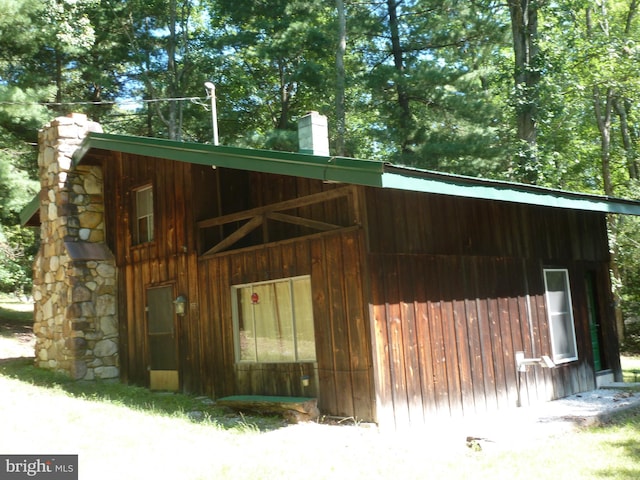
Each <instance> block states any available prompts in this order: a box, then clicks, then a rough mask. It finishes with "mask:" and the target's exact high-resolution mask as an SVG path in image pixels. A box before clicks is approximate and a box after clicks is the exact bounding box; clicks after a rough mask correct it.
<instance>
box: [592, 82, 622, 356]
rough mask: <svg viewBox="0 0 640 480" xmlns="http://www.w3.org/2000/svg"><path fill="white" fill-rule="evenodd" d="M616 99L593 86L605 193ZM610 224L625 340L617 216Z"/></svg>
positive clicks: (609, 219) (609, 182)
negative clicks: (603, 94) (617, 240)
mask: <svg viewBox="0 0 640 480" xmlns="http://www.w3.org/2000/svg"><path fill="white" fill-rule="evenodd" d="M615 101H616V98H615V92H614V89H613V88H612V87H609V88H607V91H606V93H605V96H604V98H602V92H601V91H600V87H598V86H597V85H596V86H595V87H594V88H593V107H594V111H595V116H596V124H597V125H598V130H599V131H600V161H601V162H602V183H603V188H604V193H605V195H609V196H612V195H613V193H614V192H613V181H612V179H611V120H612V116H613V106H614V103H615ZM607 223H608V225H609V243H610V245H611V246H612V248H611V261H610V266H611V277H612V280H613V282H612V283H613V299H614V302H615V305H616V306H615V314H616V332H617V334H618V342H620V343H622V342H623V341H624V335H625V332H624V319H623V317H622V310H621V309H620V300H621V299H620V287H619V285H620V284H621V279H620V269H619V268H618V247H617V242H616V238H617V223H616V221H615V217H614V216H612V215H609V216H608V217H607Z"/></svg>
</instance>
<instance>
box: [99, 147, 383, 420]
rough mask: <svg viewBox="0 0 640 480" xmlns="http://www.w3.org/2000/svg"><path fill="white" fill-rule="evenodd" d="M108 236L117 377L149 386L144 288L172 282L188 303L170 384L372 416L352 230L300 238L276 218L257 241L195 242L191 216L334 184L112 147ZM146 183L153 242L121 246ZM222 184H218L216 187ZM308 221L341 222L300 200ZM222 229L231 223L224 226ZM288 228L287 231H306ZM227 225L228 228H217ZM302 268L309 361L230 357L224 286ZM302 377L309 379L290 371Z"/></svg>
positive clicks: (358, 250)
mask: <svg viewBox="0 0 640 480" xmlns="http://www.w3.org/2000/svg"><path fill="white" fill-rule="evenodd" d="M103 170H104V172H105V192H107V194H106V195H107V196H108V198H110V199H111V201H112V202H113V204H112V208H109V209H107V210H108V213H107V225H108V229H107V230H108V233H107V235H108V242H109V244H110V247H111V248H112V250H113V251H114V253H115V255H116V259H117V264H118V267H119V276H118V283H119V289H120V290H119V291H120V292H123V293H124V294H121V295H120V296H119V309H118V311H119V317H120V339H121V341H120V343H121V378H122V380H123V381H125V382H129V383H135V384H140V385H148V384H149V378H148V343H147V335H146V312H145V307H146V290H147V289H148V288H149V287H153V286H158V285H172V286H173V288H174V291H175V294H176V295H180V294H183V295H185V296H186V297H187V300H188V310H187V314H186V315H185V316H184V317H179V318H178V325H177V336H176V337H177V338H176V341H177V342H178V352H179V370H180V381H181V388H182V390H184V391H186V392H193V393H204V394H208V395H211V396H213V397H221V396H225V395H232V394H271V395H295V396H303V395H304V396H317V397H318V403H319V407H320V408H321V410H322V412H323V413H325V414H330V415H338V416H348V417H354V418H358V419H366V420H372V419H374V416H375V413H374V399H373V376H372V366H371V358H372V356H371V350H370V346H371V344H370V341H369V331H368V329H369V322H368V316H367V315H368V310H367V307H366V305H365V300H364V294H363V291H362V287H361V285H362V275H363V272H362V269H363V268H364V267H363V266H364V263H365V262H364V258H365V252H364V246H363V245H364V243H363V233H362V230H361V228H359V227H357V226H354V227H349V228H346V229H343V230H342V231H340V232H338V233H325V234H319V235H313V236H311V237H305V238H302V239H295V238H294V239H290V240H287V239H286V238H287V237H288V236H290V234H291V233H292V232H290V231H288V230H287V226H286V225H275V226H274V227H273V228H272V229H271V231H270V235H271V238H272V239H275V240H279V241H277V242H275V243H271V244H269V245H268V246H261V245H260V246H254V247H246V248H242V249H240V250H235V251H232V252H226V253H222V254H219V255H216V256H213V257H204V258H200V257H198V255H197V251H196V248H197V247H196V239H197V232H196V228H195V222H196V220H200V219H202V218H211V217H215V216H216V215H222V214H227V213H231V212H235V211H241V210H245V209H248V208H252V207H257V206H262V205H268V204H270V203H274V202H277V201H281V200H285V199H289V198H296V197H297V196H303V195H309V194H312V193H317V192H320V191H323V190H325V189H331V188H335V186H332V185H324V184H323V183H322V182H320V181H310V180H307V179H296V178H293V177H284V176H274V175H260V174H255V173H252V174H249V173H246V172H240V171H229V170H224V169H218V170H215V171H214V170H212V169H211V168H206V167H198V166H192V165H188V164H184V163H181V162H169V161H163V160H159V159H154V158H149V157H143V156H136V155H119V154H113V155H112V157H110V158H107V159H106V160H105V161H104V163H103ZM147 183H152V184H153V186H154V202H155V204H154V207H155V215H156V221H155V226H156V231H155V239H154V241H153V242H150V243H147V244H144V245H138V246H136V245H132V238H131V230H132V228H131V223H132V218H131V217H132V215H133V210H132V208H133V206H132V198H131V192H132V189H134V188H137V187H140V186H143V185H145V184H147ZM221 184H222V185H223V186H222V187H221V190H220V191H218V188H219V185H221ZM299 210H300V212H298V214H300V215H302V216H306V217H307V218H314V219H316V220H319V221H325V222H329V223H337V224H342V225H348V224H349V220H348V216H349V215H350V213H349V212H350V209H349V208H347V205H346V199H340V200H339V201H332V202H327V203H326V204H320V205H312V206H310V207H304V208H301V209H299ZM231 228H233V226H231ZM292 228H294V229H295V232H294V234H295V235H300V234H301V233H302V234H305V233H307V234H308V233H309V232H305V231H301V228H300V227H295V226H294V227H292ZM227 234H228V232H227ZM298 275H310V276H311V282H312V295H313V305H314V325H315V331H316V352H317V361H316V362H315V363H306V364H302V365H300V364H294V363H291V364H289V363H278V364H275V363H272V364H244V363H243V364H236V362H235V352H234V339H233V320H232V311H231V286H232V285H236V284H243V283H251V282H256V281H265V280H275V279H279V278H286V277H291V276H298ZM302 374H305V375H310V377H311V381H310V385H309V386H308V387H304V386H303V385H302V382H301V375H302Z"/></svg>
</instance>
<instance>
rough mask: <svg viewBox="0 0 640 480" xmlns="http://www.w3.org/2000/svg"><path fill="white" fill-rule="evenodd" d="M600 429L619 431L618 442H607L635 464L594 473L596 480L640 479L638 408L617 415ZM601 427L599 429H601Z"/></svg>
mask: <svg viewBox="0 0 640 480" xmlns="http://www.w3.org/2000/svg"><path fill="white" fill-rule="evenodd" d="M602 427H604V428H613V429H617V430H619V432H620V433H619V435H618V437H619V440H614V441H609V442H607V443H608V444H609V445H611V446H612V447H614V448H615V449H617V450H621V451H623V452H624V455H625V456H626V457H627V458H629V459H630V460H632V462H633V463H634V464H635V465H633V466H631V467H629V466H628V465H620V466H616V465H612V466H611V467H610V468H608V469H606V470H600V471H597V472H595V473H596V474H597V475H598V478H618V479H623V480H637V479H639V478H640V443H639V442H638V438H639V437H640V407H636V408H632V409H630V410H627V411H625V412H622V413H620V414H618V415H615V416H614V417H613V418H612V419H611V421H609V422H607V423H606V424H605V425H603V426H602ZM602 427H601V428H602Z"/></svg>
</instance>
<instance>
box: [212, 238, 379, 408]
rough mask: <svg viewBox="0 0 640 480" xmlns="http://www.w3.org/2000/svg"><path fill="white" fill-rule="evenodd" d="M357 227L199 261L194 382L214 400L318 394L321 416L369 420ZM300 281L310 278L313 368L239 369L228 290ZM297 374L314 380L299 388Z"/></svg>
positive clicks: (368, 364)
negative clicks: (199, 351)
mask: <svg viewBox="0 0 640 480" xmlns="http://www.w3.org/2000/svg"><path fill="white" fill-rule="evenodd" d="M361 243H362V242H361V233H360V231H359V229H352V230H351V231H350V232H343V233H340V234H333V235H321V236H317V237H315V238H313V239H312V240H307V241H305V242H299V241H287V242H280V243H278V244H273V245H269V246H265V247H259V248H252V249H245V250H242V251H238V252H232V253H229V254H225V255H217V256H214V257H211V258H205V259H202V260H201V261H200V268H199V272H200V285H201V287H202V294H201V301H202V305H201V308H202V310H203V311H206V312H208V313H207V318H206V319H203V320H202V321H201V323H200V338H199V341H200V342H201V348H205V347H207V346H208V348H209V352H210V355H208V356H203V357H202V360H203V363H202V364H201V366H200V376H201V378H200V379H199V383H202V384H204V385H206V386H207V393H209V394H212V395H214V396H216V397H220V396H225V395H231V394H265V395H294V396H301V395H304V396H317V397H318V406H319V407H320V409H321V410H322V411H323V412H326V413H329V414H332V415H339V416H353V417H354V418H360V419H372V418H373V398H372V388H373V378H372V374H371V360H370V359H371V352H370V343H369V332H368V319H367V317H366V309H365V305H364V299H363V295H362V291H361V290H360V289H359V284H360V283H361V279H360V275H361V273H360V266H359V263H360V261H361V258H362V250H361V248H362V247H361ZM298 275H310V276H311V289H312V295H313V309H314V327H315V333H316V356H317V362H316V363H315V364H305V365H302V366H300V365H297V364H250V363H247V364H243V363H241V364H236V363H235V353H234V350H233V326H232V321H233V319H232V312H231V286H232V285H237V284H244V283H252V282H260V281H266V280H272V279H277V278H284V277H292V276H298ZM301 369H302V370H303V371H304V373H305V374H309V375H310V376H311V382H310V386H309V387H302V386H301V383H300V375H301V373H302V371H301Z"/></svg>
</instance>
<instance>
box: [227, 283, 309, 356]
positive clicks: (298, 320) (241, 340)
mask: <svg viewBox="0 0 640 480" xmlns="http://www.w3.org/2000/svg"><path fill="white" fill-rule="evenodd" d="M231 293H232V308H233V320H234V334H235V344H236V359H237V361H239V362H254V363H278V362H314V361H315V360H316V344H315V334H314V329H313V302H312V297H311V278H310V277H309V276H308V275H307V276H302V277H293V278H287V279H282V280H276V281H269V282H260V283H252V284H246V285H234V286H232V287H231Z"/></svg>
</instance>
